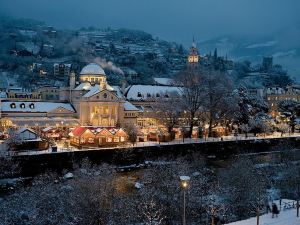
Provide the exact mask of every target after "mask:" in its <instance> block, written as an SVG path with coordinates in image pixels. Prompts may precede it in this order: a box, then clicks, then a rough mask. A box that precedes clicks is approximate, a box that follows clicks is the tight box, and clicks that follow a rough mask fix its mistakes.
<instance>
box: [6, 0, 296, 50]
mask: <svg viewBox="0 0 300 225" xmlns="http://www.w3.org/2000/svg"><path fill="white" fill-rule="evenodd" d="M299 8H300V1H299V0H286V1H274V0H151V1H149V0H110V1H107V0H86V1H82V0H64V1H62V0H51V1H50V0H43V1H40V0H26V1H24V0H14V1H11V0H1V2H0V10H2V12H4V13H6V14H8V15H12V16H17V17H26V18H35V19H39V20H43V21H46V22H47V23H50V24H51V25H55V26H59V27H61V28H63V27H66V28H74V27H77V28H78V27H82V26H96V27H108V26H110V27H115V28H119V27H126V28H133V29H141V30H144V31H147V32H150V33H152V34H154V35H155V36H159V37H162V38H165V39H167V40H173V41H179V42H181V43H185V44H187V43H188V44H190V42H191V39H192V37H193V36H195V37H196V39H197V40H198V41H201V40H205V39H208V38H212V37H215V36H223V35H228V34H237V33H238V34H255V35H262V34H266V33H271V32H274V31H276V30H279V29H281V28H284V27H287V26H290V25H291V24H299V23H300V17H299V16H298V9H299Z"/></svg>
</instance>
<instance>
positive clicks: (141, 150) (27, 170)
mask: <svg viewBox="0 0 300 225" xmlns="http://www.w3.org/2000/svg"><path fill="white" fill-rule="evenodd" d="M298 147H300V138H299V137H285V138H264V139H245V140H227V141H215V142H198V143H186V142H185V143H179V144H172V145H170V144H168V145H166V144H157V145H155V146H137V147H124V148H107V149H89V150H77V151H64V152H53V153H40V154H30V155H16V156H12V159H13V160H14V161H15V162H17V163H19V165H20V167H21V174H22V175H23V176H33V175H35V173H40V172H43V171H46V170H55V171H61V170H63V169H72V167H73V165H74V164H75V163H80V162H81V161H82V159H84V158H88V159H89V160H90V161H91V162H92V163H96V164H101V163H108V164H115V165H119V166H124V165H132V164H137V165H138V164H141V163H144V162H145V161H147V160H156V159H159V158H166V159H172V158H176V157H178V156H188V155H198V156H199V157H200V156H201V157H206V158H210V159H213V160H214V159H215V160H226V159H229V158H231V157H233V156H234V155H239V154H256V153H268V152H277V151H282V150H284V149H292V148H298Z"/></svg>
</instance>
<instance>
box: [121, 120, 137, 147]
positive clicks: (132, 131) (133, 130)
mask: <svg viewBox="0 0 300 225" xmlns="http://www.w3.org/2000/svg"><path fill="white" fill-rule="evenodd" d="M124 130H125V131H126V133H127V135H128V140H129V141H130V142H131V143H132V144H133V145H134V144H135V143H136V141H137V136H138V128H137V127H136V125H134V124H131V123H130V124H126V126H125V127H124Z"/></svg>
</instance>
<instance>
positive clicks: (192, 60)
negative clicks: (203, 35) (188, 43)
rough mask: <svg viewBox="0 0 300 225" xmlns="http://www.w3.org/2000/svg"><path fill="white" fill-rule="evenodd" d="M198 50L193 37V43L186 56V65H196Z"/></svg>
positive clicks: (198, 57)
mask: <svg viewBox="0 0 300 225" xmlns="http://www.w3.org/2000/svg"><path fill="white" fill-rule="evenodd" d="M199 59H200V56H199V52H198V49H197V47H196V44H195V40H194V38H193V44H192V47H191V48H190V50H189V56H188V65H189V67H197V65H198V63H199Z"/></svg>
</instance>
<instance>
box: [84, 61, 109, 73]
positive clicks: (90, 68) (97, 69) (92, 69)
mask: <svg viewBox="0 0 300 225" xmlns="http://www.w3.org/2000/svg"><path fill="white" fill-rule="evenodd" d="M80 75H105V72H104V70H103V69H102V68H101V66H99V65H98V64H96V63H90V64H88V65H87V66H85V67H83V68H82V70H81V72H80Z"/></svg>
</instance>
